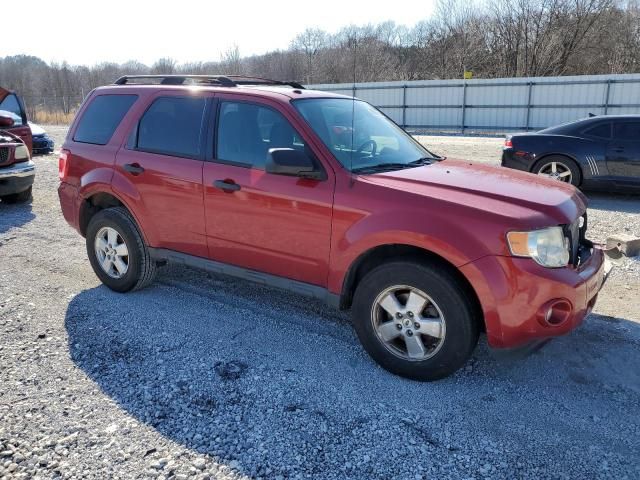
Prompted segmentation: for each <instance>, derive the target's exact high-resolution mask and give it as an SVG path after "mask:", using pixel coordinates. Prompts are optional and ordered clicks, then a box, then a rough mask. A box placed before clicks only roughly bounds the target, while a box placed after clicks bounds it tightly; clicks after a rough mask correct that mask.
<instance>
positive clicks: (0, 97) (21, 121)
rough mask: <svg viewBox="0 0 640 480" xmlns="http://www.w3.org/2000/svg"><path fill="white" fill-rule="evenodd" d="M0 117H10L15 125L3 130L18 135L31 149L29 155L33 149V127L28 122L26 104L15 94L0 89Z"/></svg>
mask: <svg viewBox="0 0 640 480" xmlns="http://www.w3.org/2000/svg"><path fill="white" fill-rule="evenodd" d="M0 115H3V116H9V117H11V118H12V120H13V123H12V124H11V126H3V127H2V129H3V130H5V131H9V132H11V133H12V134H13V135H17V136H18V137H20V139H21V140H22V141H23V142H24V144H25V145H26V146H27V148H28V149H29V155H31V151H32V148H33V143H32V139H31V127H29V123H28V122H27V111H26V109H25V107H24V102H23V101H22V99H21V98H20V97H19V96H18V95H17V94H16V93H15V92H12V91H10V90H6V89H4V88H2V87H0Z"/></svg>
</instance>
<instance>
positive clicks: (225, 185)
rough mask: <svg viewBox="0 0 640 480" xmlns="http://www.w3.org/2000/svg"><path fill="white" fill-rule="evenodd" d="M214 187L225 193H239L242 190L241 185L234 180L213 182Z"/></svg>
mask: <svg viewBox="0 0 640 480" xmlns="http://www.w3.org/2000/svg"><path fill="white" fill-rule="evenodd" d="M213 186H214V187H216V188H218V189H220V190H223V191H225V192H237V191H238V190H240V185H238V184H237V183H236V182H234V181H233V180H216V181H215V182H213Z"/></svg>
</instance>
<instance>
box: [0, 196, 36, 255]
mask: <svg viewBox="0 0 640 480" xmlns="http://www.w3.org/2000/svg"><path fill="white" fill-rule="evenodd" d="M31 210H32V209H31V203H18V204H8V203H5V202H3V201H1V200H0V235H2V234H3V233H5V232H7V231H8V230H9V229H11V228H14V227H20V226H22V225H24V224H26V223H29V222H30V221H31V220H33V219H34V218H36V216H35V215H34V214H33V212H32V211H31ZM2 242H3V239H2V238H0V246H2Z"/></svg>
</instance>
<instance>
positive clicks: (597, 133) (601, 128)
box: [584, 123, 611, 138]
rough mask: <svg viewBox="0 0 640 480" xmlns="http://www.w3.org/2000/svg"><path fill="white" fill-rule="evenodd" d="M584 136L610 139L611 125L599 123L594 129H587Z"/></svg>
mask: <svg viewBox="0 0 640 480" xmlns="http://www.w3.org/2000/svg"><path fill="white" fill-rule="evenodd" d="M584 134H585V135H587V136H589V137H595V138H611V124H610V123H601V124H599V125H596V126H594V127H590V128H587V129H586V130H585V131H584Z"/></svg>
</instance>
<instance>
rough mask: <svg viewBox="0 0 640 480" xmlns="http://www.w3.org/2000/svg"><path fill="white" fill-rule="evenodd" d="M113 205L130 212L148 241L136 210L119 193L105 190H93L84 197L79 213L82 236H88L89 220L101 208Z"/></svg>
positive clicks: (143, 236)
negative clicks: (135, 212)
mask: <svg viewBox="0 0 640 480" xmlns="http://www.w3.org/2000/svg"><path fill="white" fill-rule="evenodd" d="M112 207H122V208H124V209H126V210H127V212H129V215H131V218H133V220H134V221H135V223H136V227H137V228H138V231H139V232H140V235H141V236H142V238H143V239H144V240H145V242H146V238H145V234H144V231H143V229H142V228H141V226H140V222H139V221H138V219H137V218H136V216H135V214H134V212H133V211H132V209H131V208H129V206H128V205H127V203H126V202H125V201H124V200H122V199H121V198H120V197H119V196H118V195H116V194H114V193H113V192H112V191H104V190H97V191H94V192H92V193H91V194H90V195H88V196H87V197H86V198H84V199H83V200H82V202H81V204H80V209H79V213H78V226H79V228H80V233H81V235H82V236H86V234H87V227H88V226H89V222H90V221H91V219H92V218H93V216H94V215H95V214H96V213H98V212H99V211H101V210H104V209H105V208H112Z"/></svg>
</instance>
